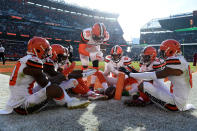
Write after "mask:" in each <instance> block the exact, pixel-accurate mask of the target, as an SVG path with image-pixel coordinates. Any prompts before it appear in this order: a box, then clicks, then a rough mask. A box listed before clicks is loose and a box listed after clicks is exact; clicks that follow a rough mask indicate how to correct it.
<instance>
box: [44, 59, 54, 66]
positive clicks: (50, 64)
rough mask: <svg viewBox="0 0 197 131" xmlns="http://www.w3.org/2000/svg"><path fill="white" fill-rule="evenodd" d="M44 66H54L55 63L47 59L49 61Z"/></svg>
mask: <svg viewBox="0 0 197 131" xmlns="http://www.w3.org/2000/svg"><path fill="white" fill-rule="evenodd" d="M44 65H49V66H54V62H53V60H52V59H50V58H47V59H46V62H45V63H44Z"/></svg>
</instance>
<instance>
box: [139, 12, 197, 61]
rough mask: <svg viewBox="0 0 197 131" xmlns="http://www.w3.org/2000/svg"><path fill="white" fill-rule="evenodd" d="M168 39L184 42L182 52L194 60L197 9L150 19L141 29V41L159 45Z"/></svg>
mask: <svg viewBox="0 0 197 131" xmlns="http://www.w3.org/2000/svg"><path fill="white" fill-rule="evenodd" d="M166 39H175V40H177V41H179V42H180V43H181V44H182V52H183V55H184V56H185V58H186V59H187V60H188V61H192V57H193V54H194V53H195V52H196V51H197V11H193V12H189V13H183V14H177V15H173V16H169V17H166V18H157V19H153V20H151V21H149V22H148V23H146V24H145V25H144V26H143V27H142V28H141V29H140V43H141V44H145V45H152V46H155V47H157V46H158V45H159V44H161V42H162V41H164V40H166Z"/></svg>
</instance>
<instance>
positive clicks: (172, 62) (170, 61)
mask: <svg viewBox="0 0 197 131" xmlns="http://www.w3.org/2000/svg"><path fill="white" fill-rule="evenodd" d="M179 64H181V62H180V60H179V59H173V60H172V59H170V60H166V65H179Z"/></svg>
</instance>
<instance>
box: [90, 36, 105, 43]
mask: <svg viewBox="0 0 197 131" xmlns="http://www.w3.org/2000/svg"><path fill="white" fill-rule="evenodd" d="M92 39H93V40H94V41H96V42H103V40H104V37H99V36H96V35H92Z"/></svg>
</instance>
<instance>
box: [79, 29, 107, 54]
mask: <svg viewBox="0 0 197 131" xmlns="http://www.w3.org/2000/svg"><path fill="white" fill-rule="evenodd" d="M91 32H92V28H86V29H84V30H83V31H82V33H81V41H82V43H85V44H87V47H86V51H88V52H97V51H100V45H101V44H104V43H106V41H108V40H109V33H108V32H107V35H106V37H105V38H104V40H103V42H96V41H94V40H93V38H92V33H91Z"/></svg>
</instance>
